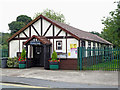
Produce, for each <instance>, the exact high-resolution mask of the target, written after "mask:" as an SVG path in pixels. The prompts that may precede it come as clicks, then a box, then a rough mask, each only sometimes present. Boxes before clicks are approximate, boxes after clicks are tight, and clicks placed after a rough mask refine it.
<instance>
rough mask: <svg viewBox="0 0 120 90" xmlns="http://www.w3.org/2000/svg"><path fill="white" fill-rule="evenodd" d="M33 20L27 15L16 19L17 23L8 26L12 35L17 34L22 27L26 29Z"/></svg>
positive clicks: (13, 22)
mask: <svg viewBox="0 0 120 90" xmlns="http://www.w3.org/2000/svg"><path fill="white" fill-rule="evenodd" d="M30 21H32V19H31V18H30V17H28V16H26V15H20V16H18V17H17V18H16V21H12V22H11V23H9V24H8V26H9V29H10V30H11V34H14V33H16V32H17V31H18V30H20V29H21V28H22V27H24V26H25V25H26V24H28V23H29V22H30Z"/></svg>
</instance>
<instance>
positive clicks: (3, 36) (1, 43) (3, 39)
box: [0, 32, 11, 49]
mask: <svg viewBox="0 0 120 90" xmlns="http://www.w3.org/2000/svg"><path fill="white" fill-rule="evenodd" d="M10 37H11V34H9V33H2V32H0V49H8V43H7V40H8V38H10Z"/></svg>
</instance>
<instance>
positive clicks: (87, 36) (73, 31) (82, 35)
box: [8, 15, 111, 44]
mask: <svg viewBox="0 0 120 90" xmlns="http://www.w3.org/2000/svg"><path fill="white" fill-rule="evenodd" d="M40 18H44V19H45V20H47V21H48V22H50V23H52V24H53V25H55V26H57V27H58V28H60V29H62V30H63V31H65V32H67V33H69V34H70V35H72V36H73V37H75V38H76V39H78V40H80V39H83V40H90V41H96V42H100V43H104V44H111V43H110V42H108V41H106V40H104V39H103V38H101V37H99V36H97V35H95V34H92V33H89V32H86V31H82V30H80V29H77V28H75V27H72V26H70V25H67V24H64V23H60V22H58V21H55V20H52V19H49V18H46V17H45V16H43V15H40V16H38V17H37V18H35V19H34V20H33V21H31V22H30V23H28V24H27V25H26V26H25V27H23V28H22V29H20V30H19V31H18V32H16V33H15V34H14V35H13V36H12V37H10V38H9V39H8V41H10V40H11V39H13V38H14V37H15V36H17V35H18V34H19V33H20V32H22V31H24V30H25V29H26V28H27V27H29V26H30V25H31V24H33V23H35V22H36V21H37V20H39V19H40Z"/></svg>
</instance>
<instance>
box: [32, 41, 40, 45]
mask: <svg viewBox="0 0 120 90" xmlns="http://www.w3.org/2000/svg"><path fill="white" fill-rule="evenodd" d="M30 45H41V42H40V41H30Z"/></svg>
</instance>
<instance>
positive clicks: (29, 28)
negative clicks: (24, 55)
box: [29, 26, 31, 37]
mask: <svg viewBox="0 0 120 90" xmlns="http://www.w3.org/2000/svg"><path fill="white" fill-rule="evenodd" d="M29 37H31V26H30V27H29Z"/></svg>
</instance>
